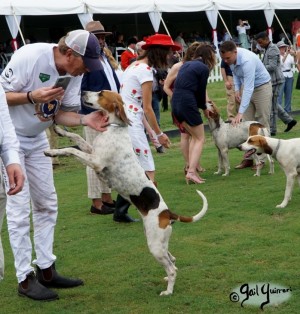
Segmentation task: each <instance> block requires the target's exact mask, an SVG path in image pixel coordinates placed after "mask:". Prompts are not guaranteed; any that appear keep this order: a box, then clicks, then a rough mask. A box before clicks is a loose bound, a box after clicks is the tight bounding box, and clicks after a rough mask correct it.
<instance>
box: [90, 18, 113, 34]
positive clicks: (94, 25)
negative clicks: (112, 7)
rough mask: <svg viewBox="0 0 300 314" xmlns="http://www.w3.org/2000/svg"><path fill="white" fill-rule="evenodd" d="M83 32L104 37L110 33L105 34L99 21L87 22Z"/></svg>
mask: <svg viewBox="0 0 300 314" xmlns="http://www.w3.org/2000/svg"><path fill="white" fill-rule="evenodd" d="M85 30H86V31H88V32H90V33H93V34H103V35H105V36H108V35H111V34H112V33H111V32H106V31H105V29H104V27H103V25H102V24H101V23H100V21H91V22H88V23H87V24H86V26H85Z"/></svg>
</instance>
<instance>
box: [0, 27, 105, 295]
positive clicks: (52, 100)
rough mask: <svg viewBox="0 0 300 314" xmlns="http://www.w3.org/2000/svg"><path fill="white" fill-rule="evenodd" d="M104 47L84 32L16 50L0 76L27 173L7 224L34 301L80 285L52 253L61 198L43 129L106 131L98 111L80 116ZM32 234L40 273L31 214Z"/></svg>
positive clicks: (22, 286) (10, 203)
mask: <svg viewBox="0 0 300 314" xmlns="http://www.w3.org/2000/svg"><path fill="white" fill-rule="evenodd" d="M99 53H100V47H99V43H98V40H97V38H96V37H95V35H93V34H90V33H89V32H87V31H85V30H76V31H72V32H69V33H68V34H67V35H66V36H64V37H62V38H61V39H60V41H59V43H58V44H48V43H36V44H30V45H26V46H24V47H22V48H20V49H19V50H18V51H16V52H15V53H14V55H13V57H12V59H11V60H10V62H9V63H8V65H7V66H6V68H5V69H4V71H3V73H2V74H1V77H0V83H1V84H2V86H3V88H4V90H5V92H6V98H7V103H8V105H9V112H10V115H11V119H12V122H13V124H14V126H15V129H16V133H17V137H18V139H19V142H20V150H19V156H20V159H21V165H22V168H23V171H24V173H25V184H24V188H23V191H22V192H20V193H18V194H17V195H14V196H9V197H8V199H7V208H6V210H7V223H8V231H9V238H10V244H11V247H12V251H13V254H14V259H15V268H16V275H17V279H18V282H19V285H18V293H19V295H21V296H27V297H29V298H31V299H34V300H55V299H57V298H58V295H57V293H56V292H54V291H52V290H50V289H48V287H54V288H70V287H75V286H79V285H82V284H83V282H82V280H80V279H70V278H66V277H63V276H61V275H59V274H58V273H57V272H56V269H55V261H56V256H55V255H54V254H53V238H54V227H55V225H56V219H57V206H58V205H57V195H56V191H55V187H54V182H53V170H52V163H51V158H49V157H46V156H45V155H44V151H45V150H46V149H48V148H49V143H48V140H47V136H46V132H45V130H46V129H47V128H48V127H49V126H50V125H52V124H53V122H55V123H57V124H62V125H65V126H77V125H88V126H89V127H91V128H93V129H96V130H98V131H104V130H105V129H106V128H105V127H106V126H107V124H108V123H107V120H108V118H107V117H106V116H104V115H103V113H100V112H93V113H91V114H88V115H85V116H83V115H80V114H78V113H77V111H78V110H79V109H80V85H81V79H82V75H83V74H84V73H85V72H88V71H92V70H97V69H99V67H100V61H99ZM61 75H64V76H65V75H68V76H71V79H70V83H69V85H68V86H67V87H66V88H65V90H64V88H62V87H54V85H55V82H56V80H57V78H58V77H59V76H61ZM31 211H32V221H33V230H34V249H35V255H36V259H35V260H34V261H33V262H32V263H33V264H34V265H36V274H35V272H34V268H33V267H32V265H31V259H32V244H31V240H30V212H31Z"/></svg>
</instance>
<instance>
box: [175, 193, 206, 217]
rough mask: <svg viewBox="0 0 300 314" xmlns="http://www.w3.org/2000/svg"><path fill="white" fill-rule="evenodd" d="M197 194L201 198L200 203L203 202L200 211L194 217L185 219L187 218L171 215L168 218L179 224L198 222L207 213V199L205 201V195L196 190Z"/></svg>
mask: <svg viewBox="0 0 300 314" xmlns="http://www.w3.org/2000/svg"><path fill="white" fill-rule="evenodd" d="M197 193H198V194H199V195H200V197H201V198H202V201H203V206H202V209H201V211H200V212H199V213H198V214H197V215H195V216H193V217H187V216H180V215H177V214H174V213H171V217H170V218H171V219H172V220H177V221H181V222H196V221H198V220H200V219H201V218H202V217H203V216H204V215H205V214H206V212H207V209H208V203H207V199H206V197H205V195H204V194H203V193H202V192H200V191H199V190H197Z"/></svg>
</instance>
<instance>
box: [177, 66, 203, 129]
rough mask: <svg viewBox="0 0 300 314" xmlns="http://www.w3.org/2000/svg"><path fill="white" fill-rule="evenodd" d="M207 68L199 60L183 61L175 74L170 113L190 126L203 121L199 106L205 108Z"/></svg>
mask: <svg viewBox="0 0 300 314" xmlns="http://www.w3.org/2000/svg"><path fill="white" fill-rule="evenodd" d="M208 76H209V69H208V67H207V65H205V64H204V63H203V62H202V61H201V60H193V61H187V62H185V63H184V64H183V65H182V66H181V68H180V69H179V72H178V74H177V77H176V80H175V85H174V91H173V96H172V113H173V115H174V116H175V118H176V119H177V120H178V121H179V122H180V123H181V122H183V121H185V122H186V123H187V124H188V125H190V126H197V125H200V124H202V123H203V121H202V118H201V115H200V112H199V108H201V109H206V85H207V79H208Z"/></svg>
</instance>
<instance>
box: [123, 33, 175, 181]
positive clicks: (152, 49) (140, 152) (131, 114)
mask: <svg viewBox="0 0 300 314" xmlns="http://www.w3.org/2000/svg"><path fill="white" fill-rule="evenodd" d="M141 48H142V49H143V50H144V52H143V53H142V55H140V56H139V57H138V60H137V61H135V62H133V63H132V64H131V65H130V66H129V67H128V68H127V69H126V71H125V72H124V74H123V84H122V87H121V96H122V98H123V101H124V103H125V109H126V113H127V116H128V118H129V120H130V121H131V122H132V125H131V126H129V134H130V137H131V140H132V144H133V148H134V150H135V152H136V154H137V157H138V159H139V162H140V164H141V166H142V167H143V168H144V169H145V172H146V173H147V175H148V177H149V178H150V179H151V180H152V181H154V171H155V168H154V161H153V157H152V154H151V150H150V147H149V143H148V140H147V137H146V135H145V132H144V124H143V118H144V116H145V117H146V118H147V121H148V122H149V124H150V126H151V128H152V129H153V130H154V132H155V133H156V135H157V137H158V141H159V143H160V144H161V145H162V146H164V147H166V148H167V147H169V144H170V141H169V138H168V136H167V135H166V134H165V133H163V132H162V131H161V129H160V127H159V125H158V123H157V120H156V117H155V114H154V111H153V108H152V87H153V86H152V85H153V80H154V77H153V69H154V68H159V69H166V68H167V66H168V58H169V56H170V53H171V51H172V50H178V49H179V47H178V46H177V45H175V44H174V42H173V40H172V38H171V37H170V36H168V35H163V34H156V35H153V36H150V37H148V38H147V39H146V44H145V45H143V46H142V47H141Z"/></svg>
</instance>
